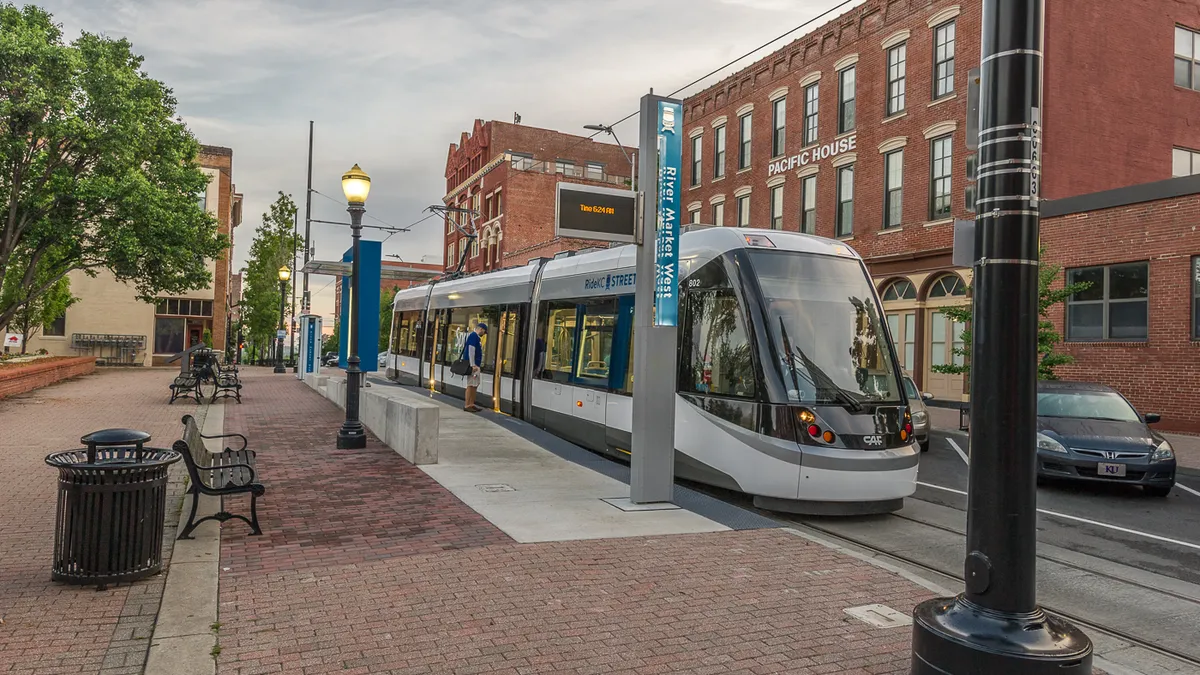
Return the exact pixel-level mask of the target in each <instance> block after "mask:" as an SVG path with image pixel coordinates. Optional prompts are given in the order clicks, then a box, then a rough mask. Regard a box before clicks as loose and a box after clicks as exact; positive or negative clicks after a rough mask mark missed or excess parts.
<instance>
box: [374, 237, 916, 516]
mask: <svg viewBox="0 0 1200 675" xmlns="http://www.w3.org/2000/svg"><path fill="white" fill-rule="evenodd" d="M634 258H635V248H634V247H633V246H620V247H613V248H608V249H598V250H593V251H590V252H579V253H576V254H567V255H562V256H560V257H556V258H554V259H551V260H545V259H539V260H534V261H531V262H530V263H529V264H527V265H524V266H521V267H515V268H508V269H503V270H499V271H495V272H490V273H482V274H477V275H473V276H468V277H464V278H459V279H455V280H451V281H438V282H434V283H431V284H428V285H425V286H421V287H417V288H411V289H406V290H402V291H399V292H398V293H397V294H396V298H395V301H394V305H393V309H394V313H393V319H392V326H391V339H390V346H389V349H388V355H387V357H386V362H387V363H386V371H385V372H386V374H387V377H388V378H389V379H391V380H394V381H397V382H399V383H401V384H407V385H413V386H420V387H424V388H429V389H432V390H434V391H438V392H442V393H444V394H448V395H450V396H455V397H460V398H461V397H463V396H464V394H465V380H464V378H462V377H459V376H455V375H453V374H451V372H450V364H451V363H452V362H453V361H454V360H455V359H457V358H458V356H459V354H460V353H461V351H462V345H463V341H464V340H465V338H466V335H467V333H468V332H469V331H471V330H473V329H474V327H475V326H476V325H477V324H478V323H480V322H484V323H486V324H487V325H488V327H489V331H488V334H487V335H486V336H485V338H484V350H483V351H484V356H483V366H482V369H481V370H482V373H481V384H480V387H479V390H478V393H477V398H476V400H477V403H478V404H479V405H482V406H485V407H491V408H493V409H494V410H496V411H499V412H503V413H505V414H508V415H512V416H515V417H518V418H521V419H524V420H526V421H528V422H529V423H531V424H534V425H536V426H538V427H541V428H544V429H546V430H548V431H550V432H551V433H554V434H555V435H558V436H560V437H562V438H565V439H567V440H569V441H571V442H573V443H576V444H578V445H580V446H583V447H585V448H588V449H590V450H593V451H595V452H598V453H602V454H606V455H610V456H612V457H614V458H618V459H628V455H629V452H630V449H631V433H630V430H631V428H632V422H633V397H632V394H633V387H634V382H633V349H632V345H633V341H632V332H633V323H634V322H633V302H634V285H635V281H636V272H635V263H634ZM679 278H680V295H679V316H678V350H679V351H678V358H677V362H678V367H677V369H676V372H675V373H655V374H654V376H656V377H658V376H661V377H674V378H675V381H676V397H675V403H676V416H675V446H676V447H675V458H676V467H675V471H676V475H677V476H679V477H681V478H685V479H688V480H692V481H696V482H699V483H704V484H708V485H713V486H717V487H720V488H727V489H731V490H735V491H739V492H742V493H745V494H747V495H751V496H752V497H753V499H754V503H755V505H756V506H759V507H761V508H765V509H769V510H775V511H785V512H791V513H802V514H813V515H853V514H867V513H885V512H890V511H895V510H898V509H899V508H901V506H902V505H903V499H904V497H907V496H909V495H911V494H912V493H913V491H914V490H915V488H916V477H917V463H918V457H919V450H918V446H917V439H916V438H915V437H914V436H913V429H912V423H911V416H910V411H909V403H908V401H907V399H906V396H905V391H904V388H903V385H902V379H901V378H902V373H901V371H900V368H899V363H898V360H897V358H896V353H895V348H894V346H893V344H892V341H891V338H890V336H889V335H888V331H887V327H886V326H887V324H886V322H885V321H884V320H883V313H882V311H881V309H880V307H881V305H880V301H879V298H878V296H877V294H876V291H875V288H874V286H873V284H872V283H871V277H870V275H869V274H868V272H867V269H866V266H865V265H864V264H863V261H862V259H861V258H860V257H859V256H858V254H857V253H855V252H854V251H853V250H852V249H851V248H849V247H848V246H846V245H845V244H843V243H841V242H838V241H834V240H830V239H825V238H822V237H816V236H812V235H805V234H800V233H794V232H783V231H778V230H757V229H747V228H719V227H699V228H697V227H688V228H685V231H684V232H683V234H682V235H681V237H680V274H679Z"/></svg>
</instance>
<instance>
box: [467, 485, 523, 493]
mask: <svg viewBox="0 0 1200 675" xmlns="http://www.w3.org/2000/svg"><path fill="white" fill-rule="evenodd" d="M475 487H477V488H479V491H480V492H516V491H517V489H516V488H515V487H513V486H511V485H505V484H504V483H495V484H492V485H476V486H475Z"/></svg>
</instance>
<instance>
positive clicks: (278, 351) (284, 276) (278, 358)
mask: <svg viewBox="0 0 1200 675" xmlns="http://www.w3.org/2000/svg"><path fill="white" fill-rule="evenodd" d="M291 276H292V270H290V269H288V266H287V265H284V266H283V267H280V268H279V334H278V335H276V336H275V338H276V339H275V342H276V346H275V372H277V373H283V372H287V371H286V369H285V368H284V367H283V336H284V327H283V322H284V321H285V317H284V314H285V313H286V311H287V309H286V308H287V282H288V279H290V278H291Z"/></svg>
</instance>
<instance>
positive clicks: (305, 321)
mask: <svg viewBox="0 0 1200 675" xmlns="http://www.w3.org/2000/svg"><path fill="white" fill-rule="evenodd" d="M322 342H323V338H322V335H321V317H319V316H317V315H315V314H302V315H301V316H300V367H299V368H297V369H296V377H298V378H300V379H301V380H303V379H304V377H305V376H306V375H319V374H320V372H321V343H322Z"/></svg>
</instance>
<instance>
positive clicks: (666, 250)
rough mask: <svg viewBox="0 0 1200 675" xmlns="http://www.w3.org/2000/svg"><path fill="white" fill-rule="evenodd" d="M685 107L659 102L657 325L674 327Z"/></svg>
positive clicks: (655, 249) (677, 297) (655, 304)
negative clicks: (680, 129)
mask: <svg viewBox="0 0 1200 675" xmlns="http://www.w3.org/2000/svg"><path fill="white" fill-rule="evenodd" d="M682 121H683V106H682V105H681V104H679V103H673V102H670V101H659V102H658V123H657V124H656V125H655V128H656V129H657V130H658V199H657V202H656V203H657V208H656V209H655V211H656V218H655V220H656V221H657V223H656V224H657V227H658V236H656V237H655V240H654V325H655V326H674V325H675V322H676V320H677V319H678V316H679V176H680V174H681V173H683V141H682V139H680V137H679V126H678V125H679V123H680V122H682Z"/></svg>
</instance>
